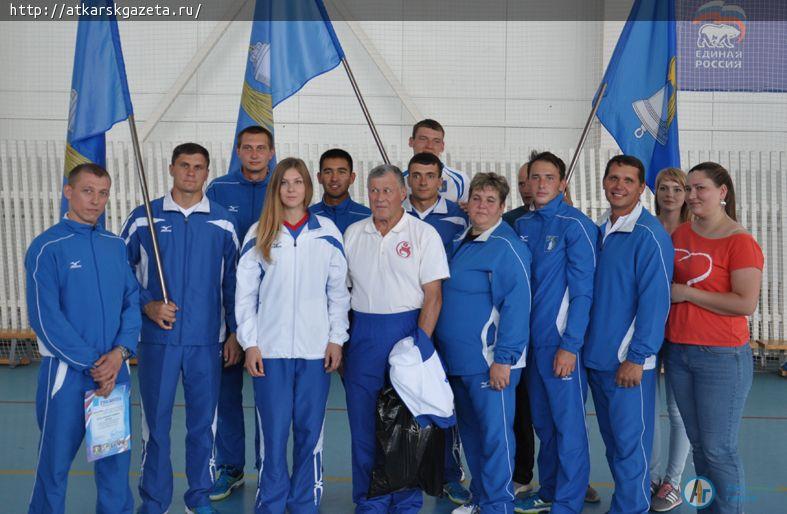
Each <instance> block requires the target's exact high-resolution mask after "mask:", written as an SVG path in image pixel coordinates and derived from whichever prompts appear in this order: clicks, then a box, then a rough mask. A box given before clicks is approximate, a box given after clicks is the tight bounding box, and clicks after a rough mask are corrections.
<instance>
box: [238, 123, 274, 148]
mask: <svg viewBox="0 0 787 514" xmlns="http://www.w3.org/2000/svg"><path fill="white" fill-rule="evenodd" d="M244 134H265V135H266V136H268V144H269V145H271V148H273V132H271V131H270V130H268V129H266V128H265V127H260V126H259V125H249V126H248V127H246V128H245V129H243V130H241V131H240V132H238V135H237V136H236V137H235V148H240V142H241V141H243V135H244Z"/></svg>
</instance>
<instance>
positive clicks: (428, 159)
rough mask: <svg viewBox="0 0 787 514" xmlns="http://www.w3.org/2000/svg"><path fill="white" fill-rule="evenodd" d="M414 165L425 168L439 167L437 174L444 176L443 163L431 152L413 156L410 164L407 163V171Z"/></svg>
mask: <svg viewBox="0 0 787 514" xmlns="http://www.w3.org/2000/svg"><path fill="white" fill-rule="evenodd" d="M413 164H423V165H424V166H432V165H434V166H437V174H438V175H440V176H442V175H443V162H442V161H441V160H440V158H439V157H437V156H436V155H435V154H433V153H429V152H421V153H417V154H415V155H413V156H412V157H411V158H410V162H408V163H407V169H408V170H409V169H410V168H411V167H412V166H413Z"/></svg>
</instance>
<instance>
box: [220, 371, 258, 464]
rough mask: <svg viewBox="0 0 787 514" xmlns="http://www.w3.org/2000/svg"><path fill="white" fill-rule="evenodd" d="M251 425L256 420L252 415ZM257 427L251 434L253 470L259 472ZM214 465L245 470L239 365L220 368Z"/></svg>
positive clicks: (244, 431)
mask: <svg viewBox="0 0 787 514" xmlns="http://www.w3.org/2000/svg"><path fill="white" fill-rule="evenodd" d="M254 425H255V426H256V425H257V417H256V416H254ZM259 454H260V436H259V427H257V430H255V431H254V455H256V456H257V457H256V458H255V461H254V467H255V469H260V462H259ZM216 466H217V467H222V466H224V467H228V468H231V469H233V470H234V471H243V468H245V467H246V426H245V424H244V421H243V363H242V361H241V363H240V364H236V365H234V366H227V367H226V368H225V367H222V369H221V389H220V391H219V408H218V424H217V425H216Z"/></svg>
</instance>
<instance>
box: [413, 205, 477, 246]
mask: <svg viewBox="0 0 787 514" xmlns="http://www.w3.org/2000/svg"><path fill="white" fill-rule="evenodd" d="M404 210H405V211H407V212H409V213H410V214H412V215H413V216H415V217H416V218H418V219H420V220H421V221H425V222H427V223H429V224H430V225H432V226H433V227H434V228H435V230H437V233H438V234H440V239H442V240H443V245H447V244H449V243H450V242H451V241H453V239H454V237H456V235H457V234H459V233H461V232H464V230H465V229H466V228H467V214H465V211H463V210H462V208H461V207H459V204H457V203H455V202H452V201H451V200H446V199H445V198H444V197H443V196H439V197H438V198H437V203H436V204H435V205H434V207H432V210H430V211H428V212H426V213H424V214H419V212H418V211H416V210H415V208H414V207H413V206H412V205H410V202H409V200H405V203H404Z"/></svg>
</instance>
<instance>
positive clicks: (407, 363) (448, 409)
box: [388, 328, 456, 428]
mask: <svg viewBox="0 0 787 514" xmlns="http://www.w3.org/2000/svg"><path fill="white" fill-rule="evenodd" d="M388 364H389V365H390V366H391V370H390V378H391V385H393V387H394V389H395V390H396V392H397V393H398V394H399V397H400V398H401V399H402V401H403V402H404V404H405V405H406V406H407V408H408V409H409V410H410V412H411V413H412V415H413V416H414V417H415V419H416V421H418V423H419V424H420V425H421V426H426V425H428V424H429V423H430V422H432V423H434V424H436V425H437V426H439V427H440V428H447V427H450V426H453V425H456V415H455V414H454V393H453V391H451V386H450V385H449V384H448V378H447V377H446V375H445V369H444V368H443V363H442V362H441V361H440V357H439V356H438V355H437V352H436V351H435V349H434V344H432V340H431V339H430V338H429V336H427V335H426V333H424V331H423V330H421V329H420V328H419V329H417V330H416V333H415V334H414V335H413V336H408V337H405V338H404V339H401V340H400V341H399V342H397V343H396V344H395V345H394V347H393V349H392V350H391V353H390V354H389V355H388Z"/></svg>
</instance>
